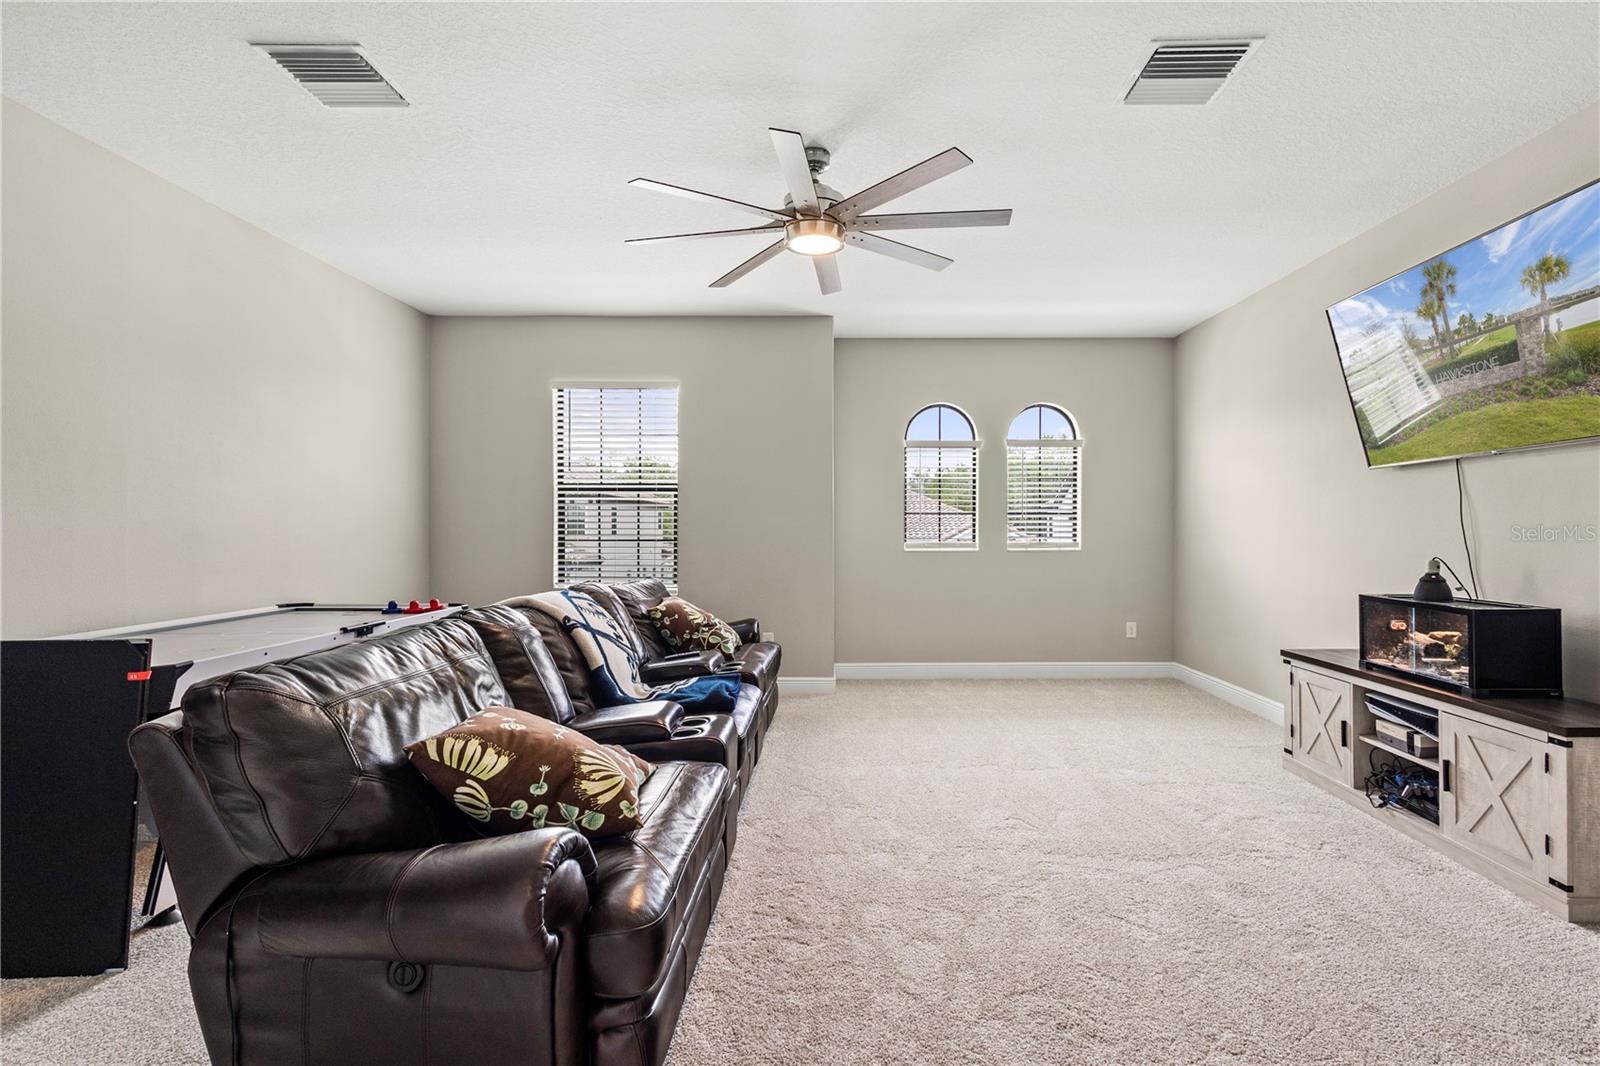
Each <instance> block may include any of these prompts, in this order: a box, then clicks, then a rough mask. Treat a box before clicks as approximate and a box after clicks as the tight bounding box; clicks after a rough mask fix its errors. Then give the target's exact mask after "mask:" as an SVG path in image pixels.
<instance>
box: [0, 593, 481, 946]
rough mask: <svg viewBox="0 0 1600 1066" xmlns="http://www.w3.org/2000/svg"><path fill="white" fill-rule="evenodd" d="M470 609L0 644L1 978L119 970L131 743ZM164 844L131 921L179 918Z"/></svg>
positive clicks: (243, 615)
mask: <svg viewBox="0 0 1600 1066" xmlns="http://www.w3.org/2000/svg"><path fill="white" fill-rule="evenodd" d="M464 608H465V605H464V604H458V603H457V604H446V603H440V602H439V601H438V600H432V601H429V602H427V603H420V602H418V601H415V600H413V601H410V602H409V603H408V604H406V605H403V606H402V605H400V604H398V603H395V602H393V601H391V602H390V603H389V604H388V605H387V606H376V605H366V604H321V603H281V604H277V605H276V606H272V607H260V608H254V609H251V610H245V611H233V612H230V613H227V614H215V615H206V616H203V617H197V618H181V619H176V620H173V621H168V622H155V623H148V624H142V625H134V626H125V627H122V628H119V629H102V630H96V631H94V632H89V633H74V634H70V635H67V636H61V637H49V638H43V639H38V640H7V641H4V642H0V735H3V738H4V743H3V744H0V802H3V804H4V812H5V813H4V819H3V821H0V976H4V977H57V976H67V975H82V974H98V973H105V972H116V971H118V970H121V969H124V968H125V967H126V966H127V964H128V943H129V933H130V922H131V918H132V914H133V910H134V903H133V899H132V896H133V888H134V884H135V859H136V857H137V854H138V850H139V848H138V824H139V802H138V795H139V791H138V778H137V775H136V774H135V773H134V768H133V760H132V759H131V758H130V757H129V756H128V748H127V741H128V734H129V732H131V731H132V730H133V728H134V727H135V726H137V725H138V724H139V723H140V722H143V721H146V720H148V719H151V718H157V717H160V716H161V715H163V714H166V713H167V712H168V711H170V710H174V709H176V708H177V707H179V706H180V705H181V704H182V701H183V694H184V692H186V691H187V690H188V689H189V687H190V686H191V685H196V684H199V683H200V682H203V681H206V680H208V679H210V678H213V677H218V676H220V675H222V674H228V673H233V672H234V671H237V670H247V669H249V668H250V667H253V666H259V665H262V664H264V663H269V662H274V661H276V660H279V659H289V658H293V657H294V656H297V655H304V654H306V653H308V652H313V651H319V650H321V649H324V648H332V647H337V646H339V645H341V644H348V643H350V642H352V641H357V640H366V639H368V638H371V637H378V636H383V635H384V634H387V633H393V632H396V631H397V630H400V629H404V628H406V627H407V626H413V625H417V624H419V623H422V622H431V621H434V620H436V619H439V618H445V617H448V616H449V615H452V614H456V613H458V612H459V611H461V610H463V609H464ZM175 902H176V901H175V899H174V898H173V896H172V894H171V889H170V885H169V884H168V880H167V878H166V877H165V863H164V862H163V860H162V856H161V848H160V845H159V843H158V844H157V846H156V848H155V854H154V858H153V861H152V864H151V870H150V873H149V877H148V879H147V888H146V891H145V894H144V900H143V902H142V905H140V906H139V911H140V913H142V914H143V915H145V916H146V917H149V918H151V919H152V920H161V918H162V917H163V916H165V917H168V918H170V917H175V916H176V912H175V911H174V910H173V907H174V905H175Z"/></svg>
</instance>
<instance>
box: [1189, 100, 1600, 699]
mask: <svg viewBox="0 0 1600 1066" xmlns="http://www.w3.org/2000/svg"><path fill="white" fill-rule="evenodd" d="M1597 174H1600V110H1597V109H1596V108H1594V107H1591V108H1589V109H1588V110H1586V111H1584V112H1582V113H1580V114H1579V115H1576V116H1574V117H1573V118H1572V119H1570V120H1568V121H1566V122H1564V123H1563V124H1561V125H1560V126H1557V127H1556V128H1555V129H1553V130H1551V131H1549V132H1547V133H1545V134H1544V135H1542V136H1540V137H1538V138H1536V139H1535V140H1533V141H1532V142H1530V143H1529V144H1528V145H1527V146H1525V147H1524V148H1521V149H1518V150H1517V151H1515V152H1512V153H1511V154H1510V155H1508V156H1506V157H1504V158H1502V159H1499V160H1497V161H1494V162H1492V163H1490V164H1488V165H1487V166H1485V167H1484V168H1483V169H1482V170H1479V171H1477V172H1476V173H1474V174H1472V175H1469V176H1468V177H1466V178H1464V179H1462V180H1461V181H1459V182H1457V183H1456V184H1454V185H1452V186H1450V187H1448V188H1446V189H1444V190H1442V191H1441V192H1439V193H1437V194H1435V195H1433V196H1430V197H1428V198H1427V199H1426V200H1423V201H1422V202H1421V203H1419V204H1417V205H1416V206H1414V207H1412V208H1410V209H1408V210H1407V211H1405V212H1403V213H1401V214H1399V215H1397V216H1395V217H1394V218H1392V219H1390V220H1389V221H1387V222H1385V223H1384V224H1382V225H1381V226H1378V227H1376V228H1374V229H1372V230H1370V231H1369V232H1367V233H1366V234H1364V235H1362V236H1361V237H1358V238H1357V239H1355V240H1353V241H1351V242H1350V243H1348V244H1346V245H1343V246H1342V247H1340V248H1338V249H1336V250H1335V251H1333V252H1330V253H1329V254H1328V255H1326V256H1323V257H1322V258H1320V259H1318V260H1316V261H1315V262H1313V263H1311V264H1310V265H1308V266H1306V267H1303V268H1302V269H1300V270H1298V271H1296V272H1295V273H1293V274H1291V275H1289V276H1288V277H1286V278H1284V279H1283V280H1282V281H1279V282H1277V283H1275V284H1273V285H1271V286H1269V287H1268V288H1266V289H1264V290H1262V291H1261V292H1259V293H1257V294H1256V295H1254V296H1252V297H1250V298H1249V299H1247V300H1245V301H1244V302H1242V303H1240V304H1238V305H1237V306H1235V307H1233V308H1231V309H1230V310H1227V311H1224V312H1223V313H1221V314H1219V315H1217V316H1216V317H1214V318H1212V319H1210V320H1208V321H1206V322H1204V323H1202V324H1201V325H1199V326H1196V327H1195V328H1194V329H1191V330H1189V331H1188V332H1187V333H1185V334H1183V336H1182V337H1180V338H1179V339H1178V345H1177V349H1178V356H1177V395H1178V404H1177V408H1178V448H1177V457H1178V458H1177V463H1178V498H1177V510H1178V537H1177V544H1178V581H1177V657H1178V659H1179V661H1181V662H1183V663H1185V664H1187V665H1189V666H1192V667H1194V668H1196V669H1198V670H1201V671H1204V672H1206V673H1209V674H1213V675H1216V676H1217V677H1220V678H1222V679H1224V680H1226V681H1230V682H1232V683H1234V684H1237V685H1242V686H1244V687H1245V688H1247V689H1251V690H1253V691H1255V692H1258V693H1261V694H1263V695H1266V696H1270V697H1272V698H1273V699H1279V700H1281V699H1282V698H1283V692H1282V687H1283V685H1284V678H1283V671H1282V667H1281V664H1280V662H1279V660H1278V655H1277V651H1278V649H1279V648H1280V647H1285V646H1288V647H1354V646H1355V644H1356V595H1357V594H1358V593H1360V592H1388V591H1394V590H1405V589H1409V588H1410V587H1411V586H1412V584H1414V583H1415V581H1416V578H1417V575H1418V574H1420V573H1421V572H1422V570H1423V568H1424V565H1425V564H1426V562H1427V560H1428V557H1429V556H1431V555H1435V554H1437V555H1441V556H1443V557H1444V558H1445V559H1447V560H1449V561H1450V562H1451V564H1452V565H1454V566H1455V567H1456V569H1457V570H1461V571H1462V572H1463V573H1465V567H1464V561H1465V557H1464V553H1463V551H1462V547H1461V534H1460V531H1459V529H1458V526H1457V518H1456V483H1455V470H1454V467H1453V466H1452V464H1450V463H1430V464H1426V465H1422V466H1410V467H1402V468H1395V469H1387V470H1368V469H1367V468H1366V465H1365V462H1364V460H1363V458H1362V451H1361V445H1360V441H1359V439H1358V437H1357V435H1356V428H1355V424H1354V421H1353V419H1352V418H1351V415H1350V404H1349V401H1348V399H1347V398H1346V395H1345V389H1344V383H1343V380H1342V378H1341V376H1340V373H1339V362H1338V358H1337V356H1336V355H1335V352H1334V348H1333V342H1332V340H1331V338H1330V337H1329V333H1328V326H1327V322H1326V319H1325V318H1324V317H1323V309H1324V308H1325V307H1327V306H1328V305H1330V304H1332V303H1335V302H1337V301H1338V300H1341V299H1343V298H1344V297H1346V296H1349V295H1351V294H1352V293H1355V292H1358V291H1360V290H1361V289H1364V288H1366V287H1367V286H1369V285H1371V284H1373V283H1374V282H1377V281H1380V280H1382V279H1383V278H1386V277H1389V276H1390V275H1392V274H1395V273H1397V272H1399V271H1401V270H1405V269H1406V268H1408V267H1410V266H1412V265H1414V264H1416V263H1418V262H1421V261H1423V260H1425V259H1427V258H1428V257H1429V256H1431V255H1434V254H1436V253H1438V252H1440V251H1443V250H1444V249H1446V248H1449V247H1451V246H1453V245H1456V244H1459V243H1461V242H1462V241H1463V240H1467V239H1469V238H1471V237H1473V236H1474V235H1476V234H1478V233H1480V232H1482V231H1485V230H1488V229H1491V228H1493V227H1495V226H1497V225H1499V224H1500V223H1502V222H1505V221H1506V220H1508V219H1510V218H1512V217H1514V216H1516V215H1519V214H1522V213H1523V212H1525V211H1527V210H1529V209H1531V208H1534V207H1537V206H1538V205H1540V204H1542V203H1544V202H1545V201H1547V200H1550V199H1552V198H1554V197H1557V196H1559V195H1561V194H1563V193H1565V192H1568V191H1569V190H1571V189H1573V188H1575V187H1577V186H1579V185H1581V184H1583V183H1584V182H1587V181H1590V180H1592V179H1593V178H1594V177H1595V176H1596V175H1597ZM1597 431H1600V427H1597ZM1463 471H1464V474H1465V479H1466V485H1467V498H1468V507H1469V523H1470V528H1471V529H1472V530H1473V532H1474V553H1473V557H1474V561H1475V563H1476V566H1477V571H1478V580H1479V585H1480V591H1481V592H1482V594H1483V595H1485V596H1487V597H1489V598H1492V599H1502V600H1513V601H1518V602H1524V603H1537V604H1546V605H1549V606H1554V607H1560V608H1561V609H1562V620H1563V623H1564V633H1563V643H1564V649H1565V653H1566V687H1567V691H1568V693H1569V694H1570V695H1574V696H1582V697H1587V698H1590V699H1593V698H1596V697H1597V696H1600V544H1597V543H1596V542H1595V541H1594V540H1593V539H1592V537H1593V532H1592V531H1593V530H1594V528H1595V526H1596V524H1597V523H1600V446H1597V445H1594V444H1588V445H1574V446H1570V447H1564V448H1556V449H1550V450H1546V451H1534V452H1524V453H1519V454H1510V455H1500V456H1491V457H1486V458H1475V459H1468V460H1466V461H1465V463H1464V464H1463ZM1541 525H1542V526H1548V527H1553V528H1556V529H1559V528H1561V527H1567V526H1577V527H1580V528H1582V527H1587V529H1588V530H1590V531H1591V532H1590V533H1589V538H1590V539H1584V538H1583V537H1582V536H1580V537H1578V538H1576V539H1560V540H1554V541H1537V540H1527V539H1518V538H1517V536H1516V535H1515V534H1514V532H1513V530H1514V527H1518V526H1521V527H1536V526H1541Z"/></svg>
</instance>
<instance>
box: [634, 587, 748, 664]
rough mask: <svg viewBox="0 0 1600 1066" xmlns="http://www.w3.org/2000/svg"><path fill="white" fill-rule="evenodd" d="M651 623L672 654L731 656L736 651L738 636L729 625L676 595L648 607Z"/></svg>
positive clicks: (737, 648)
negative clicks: (719, 653)
mask: <svg viewBox="0 0 1600 1066" xmlns="http://www.w3.org/2000/svg"><path fill="white" fill-rule="evenodd" d="M650 620H651V621H652V622H654V623H655V626H656V629H657V630H659V631H660V633H661V639H663V640H665V641H666V642H667V645H668V647H670V648H672V650H673V651H711V650H714V651H720V652H722V654H724V655H732V654H733V653H734V652H736V651H738V650H739V637H738V635H737V634H736V633H734V631H733V629H732V628H731V627H730V626H729V625H728V623H726V622H724V621H723V620H722V619H720V618H718V617H717V616H716V615H714V614H712V613H711V612H710V611H708V610H706V609H705V608H704V607H696V606H695V605H694V604H692V603H690V602H689V601H688V600H685V599H680V598H678V597H677V596H669V597H667V598H666V599H664V600H662V601H661V602H660V603H658V604H656V605H655V606H654V607H652V608H650Z"/></svg>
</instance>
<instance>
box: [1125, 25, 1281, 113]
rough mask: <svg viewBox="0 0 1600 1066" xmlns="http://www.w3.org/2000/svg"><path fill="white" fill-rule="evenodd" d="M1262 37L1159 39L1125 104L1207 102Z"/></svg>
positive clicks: (1128, 92) (1129, 90) (1127, 95)
mask: <svg viewBox="0 0 1600 1066" xmlns="http://www.w3.org/2000/svg"><path fill="white" fill-rule="evenodd" d="M1260 40H1261V38H1259V37H1245V38H1234V39H1232V40H1225V41H1220V40H1219V41H1211V40H1207V41H1156V42H1154V43H1155V46H1156V50H1155V51H1154V52H1152V53H1150V58H1149V59H1147V60H1146V61H1145V64H1144V69H1142V70H1140V71H1139V76H1138V77H1137V78H1135V79H1134V80H1133V85H1132V86H1130V87H1129V89H1128V91H1127V93H1125V94H1124V95H1123V97H1122V102H1123V103H1125V104H1205V103H1210V102H1211V98H1212V97H1214V96H1216V95H1217V93H1218V92H1220V91H1221V89H1222V85H1223V83H1224V82H1226V81H1227V80H1228V78H1229V77H1230V76H1231V75H1232V74H1233V72H1234V71H1236V70H1238V69H1239V64H1240V63H1243V62H1244V57H1245V56H1246V55H1248V54H1249V53H1250V50H1251V49H1252V48H1254V47H1255V46H1256V44H1257V42H1259V41H1260Z"/></svg>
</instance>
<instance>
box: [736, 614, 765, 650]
mask: <svg viewBox="0 0 1600 1066" xmlns="http://www.w3.org/2000/svg"><path fill="white" fill-rule="evenodd" d="M728 628H729V629H731V630H733V635H734V636H736V637H738V638H739V643H740V644H754V643H755V642H756V641H758V640H760V639H761V620H760V619H759V618H741V619H739V620H738V621H736V622H729V623H728Z"/></svg>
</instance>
